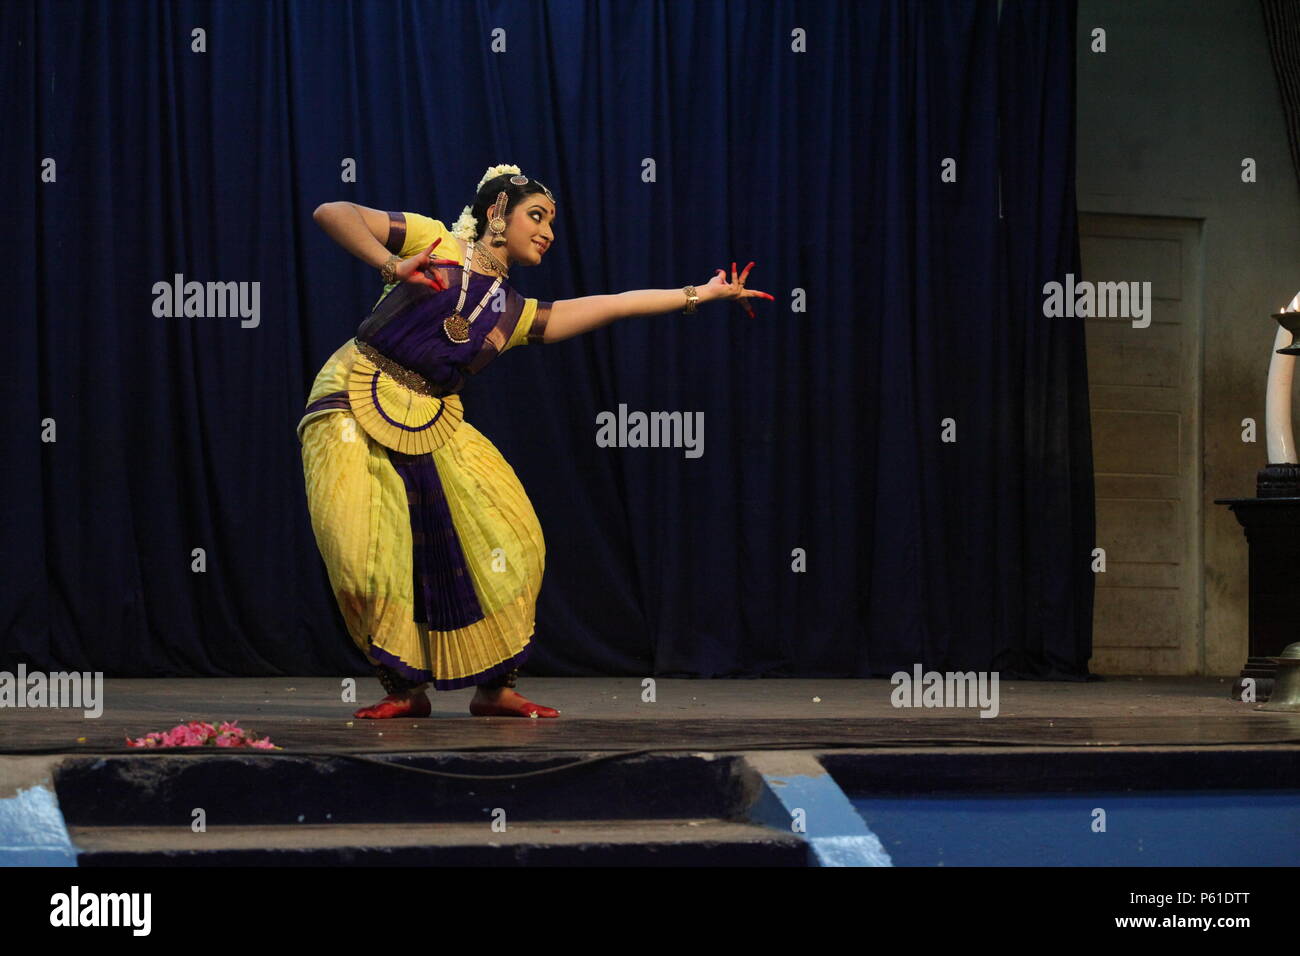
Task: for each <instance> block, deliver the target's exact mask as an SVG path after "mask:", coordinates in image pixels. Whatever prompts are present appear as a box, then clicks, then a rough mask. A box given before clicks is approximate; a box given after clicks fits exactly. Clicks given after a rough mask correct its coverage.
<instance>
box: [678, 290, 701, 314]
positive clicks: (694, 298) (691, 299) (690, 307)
mask: <svg viewBox="0 0 1300 956" xmlns="http://www.w3.org/2000/svg"><path fill="white" fill-rule="evenodd" d="M682 291H683V292H685V293H686V308H684V309H682V312H683V313H685V314H686V315H694V314H695V306H696V304H697V303H698V302H699V301H700V295H699V293H698V292H696V291H695V286H693V285H688V286H686V287H685V288H684V289H682Z"/></svg>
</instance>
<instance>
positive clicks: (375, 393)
mask: <svg viewBox="0 0 1300 956" xmlns="http://www.w3.org/2000/svg"><path fill="white" fill-rule="evenodd" d="M370 400H371V401H372V402H373V403H374V406H375V411H377V412H379V415H380V417H381V418H383V420H384V421H386V422H388V424H390V425H392V426H393V427H394V428H400V429H402V430H403V431H408V432H422V431H424V430H425V429H426V428H432V427H433V426H434V424H435V423H436V422H437V421H438V419H440V418H442V412H443V409H445V408H446V407H447V403H446V402H442V403H441V404H439V405H438V414H437V415H434V416H433V417H432V418H430V419H429V420H428V421H427V422H425V423H424V424H423V425H403V424H402V423H401V422H395V421H393V420H392V419H391V418H389V417H388V413H387V412H385V411H384V406H383V405H381V404H379V372H375V374H374V377H373V378H371V380H370Z"/></svg>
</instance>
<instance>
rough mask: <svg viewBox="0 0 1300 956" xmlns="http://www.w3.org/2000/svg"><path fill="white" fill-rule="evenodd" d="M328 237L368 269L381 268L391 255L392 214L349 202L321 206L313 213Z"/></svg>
mask: <svg viewBox="0 0 1300 956" xmlns="http://www.w3.org/2000/svg"><path fill="white" fill-rule="evenodd" d="M311 217H312V218H313V219H315V220H316V224H317V225H318V226H320V227H321V228H322V229H324V230H325V233H326V235H328V236H329V237H330V238H331V239H333V240H334V241H335V242H337V243H338V244H339V245H340V246H342V247H343V248H344V249H346V250H347V251H348V252H350V253H352V254H353V255H354V256H356V257H357V258H358V259H360V260H361V261H362V262H364V263H365V264H366V265H368V266H373V267H374V268H376V269H378V268H379V267H380V266H382V265H383V264H384V263H385V262H386V261H387V260H388V256H389V252H388V250H387V249H386V248H384V243H385V242H387V241H388V213H387V212H384V211H383V210H380V209H371V208H370V207H369V206H358V205H357V204H356V203H354V202H347V201H346V200H344V201H340V202H326V203H321V204H320V205H319V206H317V207H316V211H315V212H313V213H312V214H311Z"/></svg>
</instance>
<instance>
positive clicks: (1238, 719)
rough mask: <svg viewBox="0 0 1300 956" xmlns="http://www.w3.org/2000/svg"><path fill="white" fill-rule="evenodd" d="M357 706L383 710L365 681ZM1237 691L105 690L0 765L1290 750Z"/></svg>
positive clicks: (1269, 715)
mask: <svg viewBox="0 0 1300 956" xmlns="http://www.w3.org/2000/svg"><path fill="white" fill-rule="evenodd" d="M357 683H358V691H357V693H358V696H359V697H360V703H361V704H370V703H373V702H374V701H376V700H378V699H379V698H380V697H381V696H382V691H381V690H380V688H379V686H378V683H377V682H376V681H374V680H372V679H369V678H359V679H358V681H357ZM1231 686H1232V681H1231V679H1230V678H1151V677H1146V678H1107V679H1104V680H1100V681H1092V682H1086V683H1074V682H1068V683H1067V682H1033V681H1011V682H1006V683H1003V684H1002V685H1001V686H1000V687H999V711H998V714H997V716H996V717H993V718H984V717H980V716H979V713H980V712H979V710H978V709H977V708H967V709H964V710H962V709H954V708H895V707H894V706H892V704H891V692H892V691H893V690H894V687H893V685H892V684H891V683H890V682H889V680H887V679H884V678H880V679H871V680H820V679H814V680H793V679H781V680H777V679H770V680H681V679H656V681H655V694H656V700H655V701H654V702H645V701H643V700H642V699H641V694H642V690H641V680H640V679H637V678H528V677H525V678H521V679H520V682H519V690H520V691H521V692H522V693H523V694H524V695H525V696H527V697H528V698H529V699H531V700H534V701H536V702H538V703H542V704H546V705H548V706H551V707H555V708H557V709H559V710H561V711H562V715H561V716H560V717H558V718H554V719H545V718H543V719H526V718H515V717H490V718H484V717H472V716H470V714H469V712H468V705H469V700H470V697H471V696H472V694H473V690H472V689H465V690H459V691H449V692H437V693H433V694H431V699H432V702H433V708H434V712H433V714H432V716H430V717H426V718H421V719H403V720H382V721H376V720H359V719H355V718H353V717H352V711H353V710H355V709H356V707H357V706H359V705H358V704H357V703H352V702H348V703H344V702H342V701H341V700H340V697H341V690H340V687H341V680H340V679H338V678H319V677H313V678H235V679H185V680H179V679H172V680H156V679H155V680H126V679H118V680H106V681H105V682H104V692H103V693H104V703H103V714H102V716H100V717H98V718H86V717H84V716H83V715H82V712H81V711H80V710H68V709H52V708H46V709H28V708H13V709H8V708H7V709H6V710H5V711H4V720H3V721H2V722H0V753H9V754H13V753H21V752H24V751H27V752H31V751H38V752H41V751H43V752H46V753H49V752H59V751H62V752H66V753H97V752H99V753H102V752H104V751H118V752H121V751H122V750H123V738H124V737H126V736H132V737H139V736H143V735H144V734H146V733H148V732H150V731H158V730H166V729H169V728H170V727H172V726H174V725H175V724H177V723H181V722H183V721H187V720H196V719H197V720H207V721H212V722H214V723H215V722H219V721H222V720H238V721H239V723H240V725H241V726H243V727H245V728H247V729H249V730H252V731H254V732H256V733H259V734H268V735H270V737H271V738H272V740H273V741H274V742H275V743H276V744H279V745H280V746H282V747H284V748H285V749H286V750H289V751H293V750H303V751H320V750H347V751H352V752H357V751H376V752H380V751H408V752H411V751H458V750H514V751H614V750H682V749H689V748H694V749H699V750H708V751H713V752H718V751H745V750H756V749H773V748H778V749H787V750H811V751H818V750H839V749H844V748H861V749H872V748H885V747H891V748H892V747H900V746H916V747H926V748H935V747H940V748H942V747H954V748H957V747H960V748H969V747H971V746H980V745H984V746H990V747H1017V748H1021V747H1036V748H1049V749H1051V748H1069V749H1073V748H1078V747H1152V746H1156V747H1161V746H1163V747H1224V746H1228V747H1236V748H1240V747H1243V746H1244V747H1284V748H1286V747H1296V746H1297V745H1300V714H1297V713H1278V712H1268V711H1261V710H1260V705H1259V704H1255V703H1243V702H1241V701H1235V700H1232V699H1230V698H1229V697H1228V692H1229V690H1230V688H1231Z"/></svg>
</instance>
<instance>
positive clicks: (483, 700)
mask: <svg viewBox="0 0 1300 956" xmlns="http://www.w3.org/2000/svg"><path fill="white" fill-rule="evenodd" d="M469 712H470V713H471V714H473V715H474V716H475V717H559V716H560V712H559V711H558V710H556V709H555V708H553V707H543V706H542V705H541V704H534V703H533V702H532V701H531V700H528V699H527V698H525V697H523V696H521V695H520V694H517V693H515V691H513V690H511V689H510V688H509V687H501V688H498V689H496V690H494V691H489V690H485V689H484V688H483V687H479V688H478V690H476V691H475V692H474V699H473V700H471V701H470V702H469Z"/></svg>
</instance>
